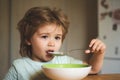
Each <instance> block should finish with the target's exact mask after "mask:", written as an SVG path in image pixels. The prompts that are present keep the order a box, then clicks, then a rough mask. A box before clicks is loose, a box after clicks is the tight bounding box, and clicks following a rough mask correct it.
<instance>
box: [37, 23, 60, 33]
mask: <svg viewBox="0 0 120 80" xmlns="http://www.w3.org/2000/svg"><path fill="white" fill-rule="evenodd" d="M37 32H48V33H50V32H59V33H62V26H60V25H56V24H47V25H42V26H39V28H38V30H37Z"/></svg>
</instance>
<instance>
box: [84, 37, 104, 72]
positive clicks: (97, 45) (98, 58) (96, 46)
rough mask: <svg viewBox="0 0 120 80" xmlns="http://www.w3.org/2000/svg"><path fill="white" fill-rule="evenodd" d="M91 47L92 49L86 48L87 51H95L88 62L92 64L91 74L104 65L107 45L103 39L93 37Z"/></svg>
mask: <svg viewBox="0 0 120 80" xmlns="http://www.w3.org/2000/svg"><path fill="white" fill-rule="evenodd" d="M89 47H90V50H86V53H93V55H92V57H91V58H90V59H89V61H88V64H90V65H91V66H92V69H91V72H90V74H96V73H98V72H99V71H100V69H101V67H102V64H103V59H104V54H105V49H106V46H105V44H104V43H103V42H102V41H101V40H99V39H93V40H92V41H91V42H90V44H89Z"/></svg>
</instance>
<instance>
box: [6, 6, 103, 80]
mask: <svg viewBox="0 0 120 80" xmlns="http://www.w3.org/2000/svg"><path fill="white" fill-rule="evenodd" d="M68 27H69V21H68V18H67V16H66V15H65V14H63V12H62V11H61V10H58V9H50V8H48V7H33V8H31V9H29V10H28V11H27V12H26V14H25V16H24V17H23V18H22V19H21V20H20V22H19V23H18V30H19V32H20V38H21V43H20V54H21V56H22V58H21V59H17V60H15V61H14V62H13V64H12V66H11V68H10V69H9V72H8V73H7V75H6V76H5V78H4V80H45V79H46V80H48V78H46V77H45V76H44V75H43V73H42V72H41V66H42V65H43V64H49V63H68V62H67V61H68V59H69V57H68V56H62V57H60V58H58V57H57V58H56V57H54V56H53V55H52V54H50V53H51V52H54V51H59V49H60V47H61V45H62V42H63V40H64V38H65V36H66V34H67V32H68ZM89 47H90V48H91V49H90V50H86V51H85V52H86V53H90V52H92V53H94V54H93V56H92V57H91V58H90V60H89V62H86V63H87V64H89V65H92V69H91V72H90V74H95V73H98V72H99V70H100V69H101V66H102V63H103V58H104V53H105V44H104V43H103V42H102V41H100V40H98V39H93V40H92V41H91V42H90V44H89ZM66 57H67V58H66ZM70 59H71V58H70ZM74 62H77V63H80V64H81V63H82V61H78V60H74Z"/></svg>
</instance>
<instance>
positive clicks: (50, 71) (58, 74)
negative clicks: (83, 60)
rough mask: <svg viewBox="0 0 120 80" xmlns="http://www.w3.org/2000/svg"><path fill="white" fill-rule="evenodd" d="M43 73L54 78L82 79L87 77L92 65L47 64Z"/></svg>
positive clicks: (61, 79) (55, 79)
mask: <svg viewBox="0 0 120 80" xmlns="http://www.w3.org/2000/svg"><path fill="white" fill-rule="evenodd" d="M42 70H43V73H44V74H45V75H46V76H47V77H49V78H51V79H53V80H81V79H83V78H85V77H86V76H87V75H88V74H89V72H90V70H91V66H89V65H85V64H45V65H42Z"/></svg>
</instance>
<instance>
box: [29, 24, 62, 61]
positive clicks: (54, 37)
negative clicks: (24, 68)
mask: <svg viewBox="0 0 120 80" xmlns="http://www.w3.org/2000/svg"><path fill="white" fill-rule="evenodd" d="M62 35H63V33H62V27H58V26H56V25H55V24H50V25H45V26H42V27H40V28H39V29H38V30H37V31H36V32H35V33H34V35H33V36H32V38H31V39H30V41H29V44H30V45H31V46H32V59H33V60H36V61H50V60H51V59H52V58H53V57H54V56H53V55H50V53H49V52H52V51H58V50H59V49H60V47H61V44H62Z"/></svg>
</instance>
